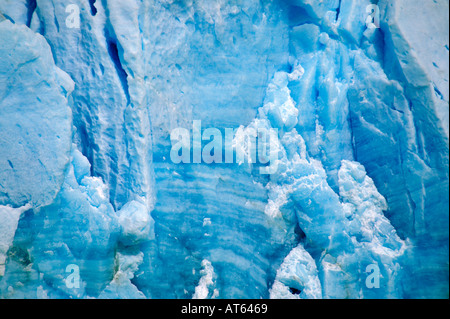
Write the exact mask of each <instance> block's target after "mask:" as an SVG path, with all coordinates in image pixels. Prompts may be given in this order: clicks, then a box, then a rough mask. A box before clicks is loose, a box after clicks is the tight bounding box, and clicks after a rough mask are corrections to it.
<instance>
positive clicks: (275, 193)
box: [0, 0, 449, 298]
mask: <svg viewBox="0 0 450 319" xmlns="http://www.w3.org/2000/svg"><path fill="white" fill-rule="evenodd" d="M70 4H72V5H75V8H78V9H79V18H80V21H79V25H76V23H75V25H74V24H73V23H74V21H73V20H67V19H69V18H71V19H73V17H74V16H73V12H74V11H71V10H67V6H68V3H65V2H64V1H52V0H37V1H25V0H23V1H9V0H0V13H1V14H2V15H1V16H0V43H2V45H1V46H0V57H1V59H0V205H1V206H0V223H1V225H0V231H1V232H2V233H1V234H0V267H2V264H4V266H3V267H4V271H1V269H2V268H0V276H1V277H0V296H1V297H3V298H18V297H19V298H25V297H26V298H46V297H49V298H86V297H100V298H260V297H262V298H269V297H272V298H405V297H406V298H423V297H448V54H449V53H448V47H449V45H448V14H447V11H448V1H429V2H427V3H426V4H424V3H423V2H419V1H388V0H386V1H383V0H381V1H378V2H377V3H376V4H377V6H378V9H379V13H380V25H379V26H380V28H368V27H367V25H366V19H367V17H368V14H369V12H367V11H366V8H367V7H368V6H369V5H370V4H371V1H368V0H367V1H356V0H354V1H353V0H340V1H339V0H327V1H320V2H319V1H310V0H289V1H288V0H283V1H281V0H280V1H256V0H245V1H244V0H242V1H237V0H236V1H222V0H217V1H208V0H198V1H192V0H185V1H166V0H164V1H163V0H160V1H136V0H128V1H113V0H103V1H99V0H97V1H82V0H73V1H71V2H70ZM71 8H72V9H73V8H74V7H71ZM75 13H76V11H75ZM419 13H420V14H419ZM75 16H76V15H75ZM75 18H76V17H75ZM194 120H201V123H202V127H203V128H208V127H215V128H218V129H220V130H223V129H225V128H238V127H241V128H242V129H257V128H265V129H270V128H272V129H277V130H278V137H277V140H276V142H275V145H276V147H275V149H274V150H273V151H274V152H276V154H277V157H278V158H279V161H278V162H277V170H276V172H275V173H274V174H270V175H261V174H260V173H259V170H258V167H256V166H252V165H250V166H249V165H248V164H245V163H244V164H241V165H239V164H238V163H229V164H206V163H199V164H174V163H172V162H171V160H170V154H169V153H170V148H171V144H170V138H169V135H170V132H171V130H172V129H174V128H177V127H184V128H187V129H190V128H191V127H192V123H193V121H194ZM3 260H4V261H3ZM70 265H72V266H75V268H76V269H79V279H80V280H79V281H80V282H79V287H77V288H74V287H72V286H71V285H68V284H67V281H66V280H67V277H68V276H69V275H70V273H69V272H67V271H66V270H67V269H68V268H67V267H68V266H70ZM370 265H376V266H377V267H378V268H379V271H380V286H379V288H373V287H372V288H370V287H369V286H370V285H369V286H368V285H367V282H366V279H367V277H368V275H369V274H368V273H366V269H368V268H367V267H368V266H370ZM77 267H78V268H77ZM411 278H414V280H411Z"/></svg>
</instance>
